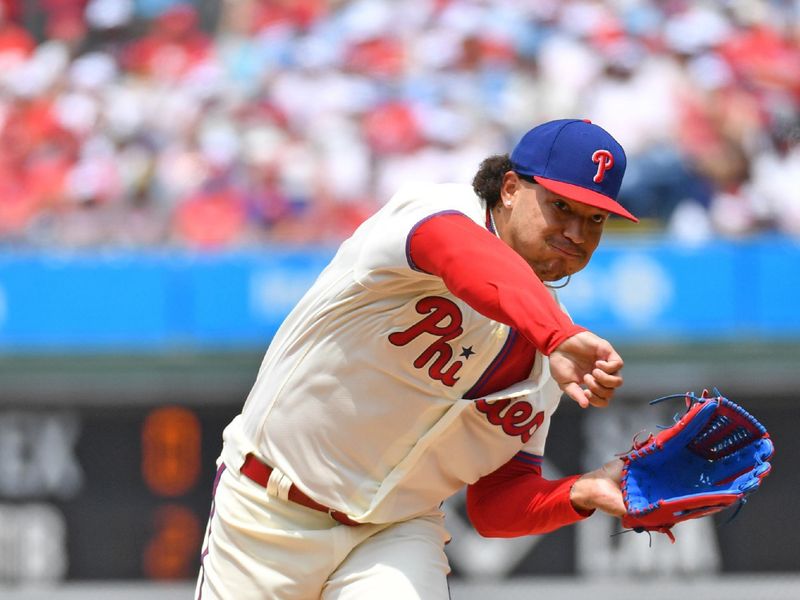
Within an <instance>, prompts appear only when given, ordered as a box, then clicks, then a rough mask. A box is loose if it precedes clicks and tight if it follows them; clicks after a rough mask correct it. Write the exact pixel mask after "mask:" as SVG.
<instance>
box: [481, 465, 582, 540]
mask: <svg viewBox="0 0 800 600" xmlns="http://www.w3.org/2000/svg"><path fill="white" fill-rule="evenodd" d="M578 477H580V475H573V476H571V477H565V478H563V479H556V480H549V479H545V478H544V477H542V471H541V467H539V466H531V465H529V464H526V463H525V462H524V461H521V460H517V459H516V458H514V459H511V460H510V461H508V462H507V463H506V464H505V465H503V466H502V467H500V468H499V469H497V470H496V471H495V472H493V473H490V474H489V475H486V476H484V477H481V478H480V479H479V480H478V481H476V482H475V483H473V484H472V485H470V486H467V514H468V515H469V519H470V521H471V522H472V525H473V527H475V530H476V531H477V532H478V533H480V534H481V535H482V536H485V537H506V538H508V537H519V536H523V535H537V534H541V533H548V532H550V531H554V530H556V529H558V528H560V527H564V526H565V525H570V524H572V523H575V522H577V521H580V520H581V519H585V518H586V517H588V516H590V515H592V514H593V513H594V511H579V510H577V509H575V507H573V506H572V502H570V499H569V493H570V489H571V488H572V484H573V483H574V482H575V480H576V479H578Z"/></svg>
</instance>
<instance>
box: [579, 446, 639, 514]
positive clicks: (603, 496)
mask: <svg viewBox="0 0 800 600" xmlns="http://www.w3.org/2000/svg"><path fill="white" fill-rule="evenodd" d="M622 466H623V462H622V461H621V460H620V459H619V458H615V459H614V460H612V461H610V462H607V463H606V464H604V465H603V466H602V467H600V468H599V469H596V470H594V471H590V472H589V473H586V474H585V475H581V476H580V477H579V478H578V479H577V480H576V481H575V483H574V484H572V489H571V490H570V492H569V499H570V501H571V502H572V506H574V507H575V508H576V509H578V510H584V511H585V510H594V509H597V510H602V511H603V512H605V513H608V514H609V515H612V516H615V517H621V516H622V515H624V514H625V513H626V509H625V502H624V501H623V499H622V490H621V489H620V487H619V485H620V481H621V480H622Z"/></svg>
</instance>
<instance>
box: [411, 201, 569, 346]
mask: <svg viewBox="0 0 800 600" xmlns="http://www.w3.org/2000/svg"><path fill="white" fill-rule="evenodd" d="M408 256H409V261H410V263H411V266H412V267H414V268H416V269H419V270H421V271H424V272H426V273H430V274H431V275H436V276H438V277H441V278H442V280H443V281H444V283H445V285H446V286H447V289H449V290H450V291H451V292H453V294H454V295H456V296H457V297H458V298H461V299H462V300H464V302H466V303H467V304H469V305H470V306H471V307H472V308H474V309H475V310H477V311H478V312H479V313H481V314H482V315H485V316H486V317H489V318H490V319H493V320H495V321H499V322H501V323H505V324H506V325H509V326H511V327H513V328H514V329H516V330H518V331H519V332H520V333H521V334H522V335H524V336H525V337H526V338H527V339H528V340H529V341H530V342H531V343H532V344H533V345H534V346H536V348H538V349H539V350H540V351H541V352H543V353H544V354H546V355H549V354H550V353H551V352H552V351H553V350H555V349H556V348H557V347H558V346H559V345H560V344H561V342H563V341H564V340H565V339H567V338H568V337H571V336H573V335H575V334H576V333H579V332H581V331H584V328H583V327H579V326H578V325H575V324H574V323H573V322H572V321H571V320H570V318H569V317H568V316H567V315H566V314H565V313H564V312H563V311H562V310H561V308H560V307H559V306H558V303H557V302H556V301H555V299H554V298H553V297H552V296H551V295H550V292H549V291H548V290H547V288H546V287H545V285H544V284H543V283H542V282H541V280H540V279H539V278H538V277H537V276H536V274H535V273H534V272H533V269H531V267H530V266H529V265H528V263H526V262H525V260H524V259H523V258H522V257H521V256H520V255H519V254H517V253H516V252H514V250H512V249H511V248H510V247H509V246H508V245H507V244H506V243H505V242H503V241H502V240H500V239H499V238H497V237H496V236H495V235H493V234H492V233H490V232H489V231H487V230H486V229H484V228H482V227H480V226H479V225H477V224H476V223H475V222H474V221H472V220H471V219H470V218H469V217H467V216H466V215H463V214H460V213H442V214H438V215H434V216H433V217H431V218H429V219H427V220H425V221H423V222H422V223H420V224H419V225H418V226H417V227H416V228H415V229H414V230H413V231H412V232H411V233H410V234H409V240H408Z"/></svg>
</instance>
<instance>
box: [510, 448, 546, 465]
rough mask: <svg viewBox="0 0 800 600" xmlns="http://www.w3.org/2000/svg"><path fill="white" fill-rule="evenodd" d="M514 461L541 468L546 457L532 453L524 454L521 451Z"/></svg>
mask: <svg viewBox="0 0 800 600" xmlns="http://www.w3.org/2000/svg"><path fill="white" fill-rule="evenodd" d="M512 460H518V461H519V462H523V463H525V464H526V465H532V466H534V467H540V466H542V461H543V460H544V456H539V455H538V454H531V453H530V452H524V451H522V450H520V451H519V452H517V453H516V454H515V455H514V458H513V459H512Z"/></svg>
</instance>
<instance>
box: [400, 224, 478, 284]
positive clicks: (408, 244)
mask: <svg viewBox="0 0 800 600" xmlns="http://www.w3.org/2000/svg"><path fill="white" fill-rule="evenodd" d="M440 215H461V216H462V217H466V218H467V219H469V217H467V215H465V214H464V213H463V212H461V211H459V210H443V211H441V212H437V213H433V214H432V215H428V216H427V217H425V218H424V219H422V220H421V221H419V222H417V223H416V224H415V225H414V226H413V227H412V228H411V231H409V232H408V235H407V236H406V261H407V262H408V266H409V267H411V268H412V269H414V270H415V271H419V272H420V273H427V274H428V275H433V273H428V272H427V271H426V270H425V269H420V268H419V267H418V266H417V265H416V264H414V261H413V260H411V237H412V236H413V235H414V234H415V233H416V231H417V229H419V227H420V225H422V224H423V223H426V222H427V221H430V220H431V219H432V218H434V217H438V216H440Z"/></svg>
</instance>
